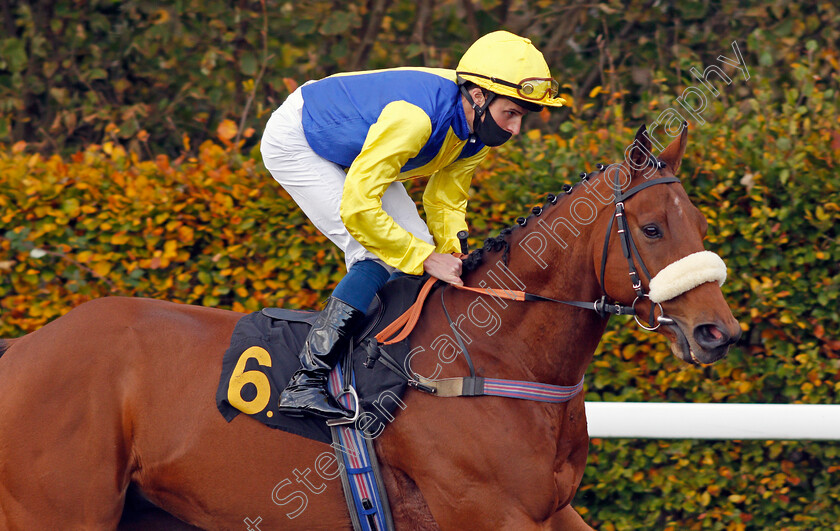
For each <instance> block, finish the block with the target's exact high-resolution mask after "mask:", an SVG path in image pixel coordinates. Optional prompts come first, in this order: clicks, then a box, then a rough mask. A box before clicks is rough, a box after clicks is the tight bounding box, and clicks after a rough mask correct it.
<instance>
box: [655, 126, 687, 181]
mask: <svg viewBox="0 0 840 531" xmlns="http://www.w3.org/2000/svg"><path fill="white" fill-rule="evenodd" d="M687 143H688V122H683V127H682V133H680V137H679V138H677V139H675V140H674V141H673V142H671V143H670V144H668V147H666V148H665V150H664V151H662V153H660V154H659V159H660V160H662V161H664V162H665V164H667V165H668V166H669V167H670V168H671V171H673V172H674V175H676V173H677V170H679V169H680V163H681V162H682V158H683V155H685V145H686V144H687Z"/></svg>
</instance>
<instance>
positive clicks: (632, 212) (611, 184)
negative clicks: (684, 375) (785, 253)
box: [591, 124, 741, 364]
mask: <svg viewBox="0 0 840 531" xmlns="http://www.w3.org/2000/svg"><path fill="white" fill-rule="evenodd" d="M687 129H688V128H687V124H684V127H683V131H682V134H681V135H680V137H679V138H677V139H676V140H674V141H673V142H672V143H671V144H670V145H669V146H668V147H667V148H666V149H665V150H664V151H663V152H662V153H661V154H660V155H659V157H658V158H657V157H655V156H654V155H653V154H652V152H651V141H650V139H649V137H648V135H647V131H646V130H645V127H644V126H642V127H641V128H640V129H639V131H638V132H637V133H636V138H635V141H634V142H633V144H632V145H631V146H630V147H629V148H628V149H627V151H626V153H625V155H626V156H625V160H624V161H623V162H622V163H621V164H614V165H611V166H609V167H606V168H603V169H601V170H600V171H599V175H598V177H599V178H600V180H602V182H601V183H600V185H601V190H607V191H608V193H609V194H612V195H613V198H612V199H613V202H614V203H616V205H617V206H616V208H615V210H614V211H611V208H610V206H609V205H607V208H606V209H604V210H602V213H604V212H605V211H606V213H605V214H602V216H601V217H602V218H603V219H601V220H600V221H603V223H599V227H600V229H599V230H597V231H596V233H595V236H594V237H593V240H592V245H594V246H596V248H595V249H593V253H592V254H593V256H594V257H595V262H596V264H595V265H596V268H597V270H598V271H599V273H598V275H599V279H602V286H603V287H604V289H605V291H606V293H607V294H608V296H609V297H611V298H612V299H614V300H615V301H618V302H620V303H621V304H624V305H628V306H634V307H635V310H636V312H637V321H640V322H641V321H642V320H644V321H647V323H649V324H650V328H656V329H657V330H658V331H659V332H660V333H662V334H663V335H664V336H665V337H667V338H668V339H669V341H670V342H671V350H672V352H673V353H674V355H675V356H676V357H677V358H679V359H681V360H683V361H685V362H687V363H693V364H696V363H713V362H715V361H718V360H720V359H721V358H723V357H724V356H726V354H727V352H728V350H729V346H730V345H732V344H733V343H734V342H735V341H737V340H738V338H739V337H740V335H741V328H740V326H739V324H738V321H737V320H736V319H735V318H734V317H733V315H732V312H731V311H730V309H729V306H728V305H727V304H726V301H724V298H723V294H722V293H721V290H720V284H722V283H723V280H724V278H725V276H726V267H725V266H724V265H723V261H722V260H721V259H720V258H719V257H717V255H715V254H713V253H711V252H707V251H706V252H704V248H703V238H704V237H705V235H706V228H707V223H706V219H705V218H704V216H703V214H701V213H700V211H699V210H698V209H697V208H696V207H695V206H694V205H693V204H692V203H691V201H690V200H689V198H688V195H687V194H686V192H685V190H684V189H683V187H682V185H681V184H680V183H679V181H677V180H676V178H675V176H676V174H677V172H678V170H679V168H680V162H681V160H682V157H683V154H684V153H685V147H686V142H687V137H688V131H687ZM591 182H594V180H591ZM616 189H618V190H620V193H618V194H616V193H615V190H616ZM603 195H605V194H602V195H601V196H599V197H602V196H603ZM608 216H612V217H611V218H610V219H611V220H612V221H609V220H608V219H607V217H608ZM622 218H623V219H622ZM625 229H626V230H625ZM607 231H609V234H608V233H607ZM622 231H623V232H624V234H622ZM605 241H606V242H607V243H606V244H605V243H604V242H605ZM604 249H606V250H607V252H606V256H605V255H604ZM628 256H629V258H628ZM634 271H635V272H636V273H634ZM628 273H629V276H628ZM651 278H652V279H653V280H651Z"/></svg>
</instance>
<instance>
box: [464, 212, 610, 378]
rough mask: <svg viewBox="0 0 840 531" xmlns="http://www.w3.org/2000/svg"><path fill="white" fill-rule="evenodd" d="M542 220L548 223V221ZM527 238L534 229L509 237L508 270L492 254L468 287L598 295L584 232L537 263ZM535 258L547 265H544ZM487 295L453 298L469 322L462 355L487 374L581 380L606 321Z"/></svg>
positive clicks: (564, 296)
mask: <svg viewBox="0 0 840 531" xmlns="http://www.w3.org/2000/svg"><path fill="white" fill-rule="evenodd" d="M546 219H547V221H551V217H550V216H546ZM534 225H536V224H534ZM531 230H532V231H533V230H537V229H536V228H532V229H531ZM529 234H531V231H527V230H525V229H519V230H517V231H514V233H513V234H511V235H510V236H509V240H510V245H511V250H510V257H509V263H508V265H505V264H504V262H503V261H502V258H501V257H502V252H494V253H489V254H488V255H487V256H486V257H485V262H484V263H483V264H482V265H481V266H479V267H478V268H477V269H476V270H475V271H474V272H472V273H471V274H469V275H467V276H466V277H465V283H466V284H467V285H470V286H476V287H482V288H485V289H491V290H492V289H499V291H503V290H504V289H508V290H521V291H526V292H529V293H535V294H538V295H542V296H545V297H550V298H552V299H558V300H566V301H585V302H590V301H595V300H596V299H598V298H599V297H600V294H601V290H600V285H599V283H598V280H597V277H596V276H595V273H594V266H593V258H592V248H593V245H591V242H590V241H589V240H590V237H589V235H588V234H584V233H583V231H581V234H580V235H579V236H578V237H576V238H574V240H570V241H569V243H568V244H567V247H565V248H564V247H562V246H560V245H559V244H558V245H555V246H554V247H553V248H545V249H544V251H543V252H542V254H541V255H540V257H539V259H537V258H536V257H535V256H534V253H533V252H532V251H530V250H528V249H526V248H525V247H524V246H523V245H522V242H523V241H526V242H527V241H528V237H529ZM530 241H531V242H533V240H530ZM532 248H533V247H532ZM540 260H543V261H544V262H543V263H544V264H547V267H545V268H543V267H541V264H540ZM450 292H451V291H450ZM488 294H489V295H490V296H489V297H485V296H475V295H464V294H460V293H458V294H454V293H453V296H454V295H457V296H458V297H459V298H460V300H459V301H457V302H456V304H457V307H459V308H461V309H462V310H463V309H464V308H466V310H464V314H465V315H466V317H467V318H468V319H463V320H462V322H465V323H466V326H462V327H460V328H461V329H464V330H472V333H471V337H470V339H471V340H472V343H471V344H470V345H468V347H467V349H468V351H469V352H470V354H471V355H473V358H474V359H475V362H476V366H477V367H479V366H482V367H484V369H485V372H486V374H485V375H486V376H493V377H501V378H511V379H528V380H536V381H540V382H545V383H552V384H559V385H571V384H574V383H577V382H578V381H579V380H580V378H581V377H582V376H583V373H584V372H585V371H586V367H587V366H588V365H589V362H590V361H591V360H592V355H593V353H594V352H595V349H596V348H597V346H598V342H599V341H600V338H601V336H602V334H603V332H604V328H605V325H606V322H605V320H603V319H601V318H600V317H598V316H597V314H596V313H595V312H594V311H590V310H584V309H578V308H575V307H572V306H569V305H566V304H561V303H556V302H514V301H509V300H504V299H502V298H499V297H495V296H493V295H494V294H493V292H492V291H488ZM477 299H481V300H477ZM453 318H454V317H453ZM469 321H472V323H470V322H469ZM490 321H497V323H496V324H497V325H498V326H493V325H489V324H486V323H488V322H490ZM470 324H472V325H473V326H472V327H470V326H469V325H470ZM482 332H483V333H482ZM468 333H469V332H468Z"/></svg>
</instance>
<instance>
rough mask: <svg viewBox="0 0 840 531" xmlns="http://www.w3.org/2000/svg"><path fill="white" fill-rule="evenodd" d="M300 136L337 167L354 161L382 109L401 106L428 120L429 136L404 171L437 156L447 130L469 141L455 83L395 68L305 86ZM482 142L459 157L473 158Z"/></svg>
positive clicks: (329, 79)
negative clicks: (397, 103) (416, 109)
mask: <svg viewBox="0 0 840 531" xmlns="http://www.w3.org/2000/svg"><path fill="white" fill-rule="evenodd" d="M301 90H302V94H303V101H304V105H303V117H302V121H303V131H304V133H305V135H306V140H307V141H308V142H309V145H310V146H311V147H312V149H313V150H314V151H315V152H316V153H318V154H319V155H321V156H322V157H324V158H325V159H327V160H329V161H332V162H334V163H336V164H338V165H340V166H343V167H349V166H350V165H351V164H352V163H353V161H354V160H355V159H356V157H357V156H358V154H359V152H360V151H361V149H362V145H363V144H364V142H365V138H366V137H367V134H368V130H369V129H370V126H371V125H373V124H374V123H375V122H376V120H377V119H378V118H379V115H380V113H381V112H382V109H384V108H385V106H386V105H388V104H389V103H391V102H394V101H406V102H408V103H411V104H412V105H415V106H417V107H419V108H420V109H422V110H423V111H424V112H425V113H426V114H427V115H428V116H429V119H430V120H431V124H432V133H431V137H430V138H429V140H428V141H427V143H426V145H425V146H423V148H422V149H421V150H420V153H418V155H417V156H415V157H413V158H412V159H409V161H408V162H407V163H406V165H405V166H404V167H403V170H404V171H408V170H412V169H414V168H419V167H420V166H423V165H425V164H427V163H428V162H430V161H431V160H432V159H434V158H435V156H437V154H438V152H439V150H440V147H441V145H442V144H443V141H444V138H445V137H446V134H447V132H448V131H449V129H450V128H452V130H453V131H454V133H455V134H456V135H457V136H458V138H460V139H466V138H467V137H468V136H469V128H468V127H467V121H466V119H465V117H464V111H463V107H462V106H461V98H460V92H459V90H458V86H457V84H456V83H455V82H454V81H452V80H450V79H447V78H445V77H442V76H440V75H437V74H434V73H431V72H427V71H424V70H412V69H396V70H379V71H370V72H360V73H352V74H343V75H336V76H330V77H327V78H324V79H321V80H319V81H316V82H314V83H310V84H308V85H305V86H304V87H303V88H302V89H301ZM482 147H484V146H483V144H482V143H481V142H475V143H468V144H467V145H466V146H465V147H464V150H463V152H462V153H461V155H460V156H459V158H463V157H468V156H471V155H474V154H475V153H477V152H478V151H479V150H480V149H481V148H482Z"/></svg>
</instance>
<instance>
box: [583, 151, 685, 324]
mask: <svg viewBox="0 0 840 531" xmlns="http://www.w3.org/2000/svg"><path fill="white" fill-rule="evenodd" d="M647 165H648V167H651V166H653V167H654V168H656V169H662V168H664V167H665V166H666V164H665V162H663V161H661V160H658V159H657V158H656V157H651V158H650V159H648V164H647ZM613 167H615V168H616V169H615V170H614V171H615V181H614V183H613V184H614V190H615V197H614V199H613V203H614V204H615V214H614V215H613V217H612V218H610V223H609V225H607V235H606V237H605V238H604V252H603V254H602V255H601V276H600V278H599V282H600V283H601V292H602V293H603V297H602V301H603V302H602V304H606V300H607V299H608V298H609V295H608V294H607V288H606V285H605V274H606V269H607V254H608V253H609V247H610V237H611V236H612V227H613V223H615V225H616V226H617V232H618V237H619V240H620V242H621V252H622V254H624V258H625V259H627V269H628V270H629V275H630V282H632V285H633V291H635V292H636V299H635V300H634V301H633V304H631V305H630V306H629V310H630V311H629V312H628V313H626V314H625V315H632V316H633V318H634V319H635V320H636V323H637V324H638V325H639V326H640V327H642V328H644V329H645V330H656V329H657V328H659V326H660V325H662V324H663V323H667V324H670V323H672V322H673V321H671V320H670V319H667V318H665V317H663V314H662V305H661V304H659V303H653V302H651V308H650V318H649V323H648V324H649V326H645V325H644V324H642V323H641V322H640V321H639V317H638V315H637V314H636V311H635V307H636V303H637V302H638V301H639V299H643V298H645V297H647V293H645V290H644V288H643V287H642V280H641V278H639V273H638V269H637V267H636V261H637V260H638V264H639V268H641V270H642V273H644V275H645V276H646V277H647V279H648V282H650V280H651V279H652V278H653V277H651V274H650V271H648V268H647V267H645V262H644V260H642V257H641V255H640V254H639V249H638V247H636V242H635V241H633V235H632V234H631V233H630V228H629V226H628V225H627V216H626V215H625V208H624V201H625V200H626V199H627V198H629V197H631V196H633V195H634V194H637V193H638V192H641V191H642V190H644V189H645V188H650V187H651V186H655V185H657V184H668V183H678V182H680V180H679V179H677V178H676V177H659V178H657V179H653V180H649V181H647V182H644V183H642V184H639V185H636V186H634V187H633V188H631V189H629V190H627V191H626V192H622V191H621V186H620V184H619V181H618V176H619V173H620V166H619V165H612V166H609V167H607V168H606V169H604V170H603V171H604V175H605V176H607V175H608V173H607V172H608V171H609V169H610V168H613ZM655 305H658V306H659V321H658V322H657V323H656V326H654V324H653V321H654V306H655ZM625 308H627V307H625ZM596 311H597V308H596Z"/></svg>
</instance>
